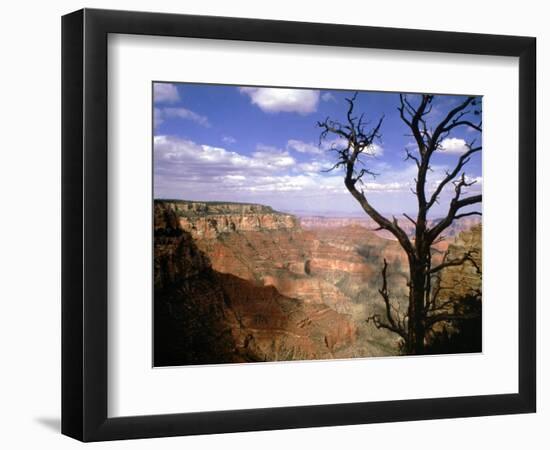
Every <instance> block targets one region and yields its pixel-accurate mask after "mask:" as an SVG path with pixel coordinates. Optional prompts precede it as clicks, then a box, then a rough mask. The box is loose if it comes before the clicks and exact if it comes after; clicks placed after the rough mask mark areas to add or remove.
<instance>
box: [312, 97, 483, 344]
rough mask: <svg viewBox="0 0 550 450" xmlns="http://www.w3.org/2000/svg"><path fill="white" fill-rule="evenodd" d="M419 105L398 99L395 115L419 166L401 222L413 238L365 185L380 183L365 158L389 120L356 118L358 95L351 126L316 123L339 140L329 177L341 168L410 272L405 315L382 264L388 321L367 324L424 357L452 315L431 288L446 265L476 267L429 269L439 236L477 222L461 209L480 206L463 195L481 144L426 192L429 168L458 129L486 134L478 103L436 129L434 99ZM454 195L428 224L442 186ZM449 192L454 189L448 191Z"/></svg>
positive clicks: (466, 103) (464, 105)
mask: <svg viewBox="0 0 550 450" xmlns="http://www.w3.org/2000/svg"><path fill="white" fill-rule="evenodd" d="M418 97H419V101H418V102H414V103H415V104H413V102H412V101H411V100H410V99H409V98H407V96H406V95H400V104H399V107H398V111H399V114H400V117H401V120H402V121H403V122H404V123H405V124H406V126H407V127H408V129H409V130H410V132H411V133H412V137H413V138H414V141H415V147H416V149H415V151H411V150H410V149H406V150H405V152H406V155H405V159H406V160H411V161H413V162H414V164H416V167H417V175H416V178H415V179H414V184H415V188H414V189H413V194H414V195H415V196H416V198H417V200H418V212H417V214H416V218H413V217H410V216H409V215H407V214H403V216H404V217H405V218H406V219H407V220H409V221H410V222H412V223H413V225H414V233H413V235H412V236H409V235H408V234H407V233H406V232H405V231H404V229H403V228H402V227H401V226H400V225H399V222H398V220H397V219H396V217H395V216H392V217H391V218H390V217H386V216H384V215H383V214H382V213H380V212H379V211H378V210H377V209H376V208H374V206H373V205H372V203H371V201H370V199H369V194H368V188H367V186H366V184H365V183H364V182H363V178H364V177H365V176H373V177H374V176H376V174H375V173H374V172H373V171H372V170H370V169H369V167H368V165H367V161H366V160H367V158H368V157H369V156H370V157H372V156H374V149H375V146H374V144H375V141H377V140H379V139H380V137H381V127H382V123H383V120H384V117H381V118H380V119H379V120H378V122H376V124H375V125H374V126H372V127H369V126H368V125H369V124H368V122H367V121H366V120H365V118H364V115H363V114H361V115H359V116H357V115H356V114H355V112H354V107H355V101H356V98H357V93H356V94H355V95H354V96H353V97H352V98H349V99H346V100H347V102H348V110H347V114H346V120H345V121H343V122H339V121H336V120H331V119H330V118H327V119H325V120H324V121H322V122H318V126H319V127H320V128H321V129H322V131H321V136H320V142H322V141H324V140H327V139H328V138H329V137H331V138H332V137H336V138H337V139H336V140H335V141H334V142H335V143H333V144H332V146H331V148H330V151H332V152H334V153H335V154H336V163H335V164H334V166H333V167H332V168H331V169H329V170H334V169H337V168H342V169H343V170H344V183H345V186H346V188H347V190H348V191H349V192H350V193H351V195H352V196H353V197H354V198H355V199H356V200H357V202H358V203H359V204H360V205H361V207H362V209H363V210H364V211H365V213H366V214H367V215H368V216H370V217H371V218H372V219H373V220H374V221H375V222H376V223H377V224H378V226H379V229H382V230H387V231H389V232H390V233H391V234H392V235H393V236H395V238H396V239H397V241H398V242H399V244H400V245H401V247H402V248H403V250H404V251H405V253H406V255H407V259H408V265H409V278H408V283H407V284H408V287H409V296H408V308H407V312H406V313H404V314H399V312H398V310H397V308H396V307H394V305H393V304H392V301H391V299H390V294H389V291H388V274H387V269H388V264H387V262H386V261H384V266H383V269H382V279H383V286H382V288H381V289H380V290H379V293H380V295H381V297H382V299H383V301H384V305H385V314H384V316H385V317H381V316H380V315H378V314H375V315H372V316H370V317H369V321H372V322H373V323H374V324H375V326H376V327H378V328H385V329H388V330H390V331H392V332H394V333H396V334H398V335H399V336H400V337H401V340H402V344H403V348H404V352H405V353H407V354H423V353H424V348H425V340H426V337H427V335H428V333H429V332H430V330H432V328H433V326H434V325H435V324H437V323H439V322H442V321H450V320H453V319H454V317H453V314H451V313H449V310H448V309H445V308H442V304H441V302H439V301H437V295H435V296H434V292H432V281H433V280H434V278H436V277H438V276H439V274H440V272H441V271H442V270H443V269H444V268H446V267H449V266H456V265H460V264H464V263H465V262H467V261H470V262H472V261H473V258H472V255H471V254H470V253H466V254H464V255H463V256H462V257H460V258H456V259H448V258H445V259H444V260H443V261H442V262H441V263H439V264H438V265H435V266H432V251H433V247H434V245H435V244H437V243H438V242H439V241H440V240H441V239H442V238H443V237H442V233H443V232H444V231H445V230H446V229H447V228H448V227H449V226H450V225H451V224H452V223H453V222H454V221H455V220H457V219H460V218H462V217H465V216H470V215H480V214H481V213H480V212H478V211H467V212H464V208H466V207H468V206H471V205H476V204H478V203H480V202H481V197H482V196H481V195H471V196H468V195H466V192H465V188H468V187H469V186H471V185H472V184H474V183H475V181H470V180H469V179H468V178H467V177H466V174H465V172H464V171H463V169H464V167H465V166H466V164H467V163H468V162H469V161H470V159H471V156H472V155H474V154H475V153H478V152H480V151H481V145H476V141H475V140H473V141H472V142H470V143H469V144H467V149H466V151H465V152H464V153H462V155H461V156H460V157H458V159H457V161H456V163H455V166H454V168H453V169H452V170H450V171H447V172H446V175H445V177H444V178H443V179H442V180H441V181H439V183H438V184H437V185H436V186H435V188H434V189H433V190H432V191H431V192H429V189H428V186H427V175H428V172H429V171H430V170H431V166H430V162H431V159H432V156H433V155H434V153H435V152H437V151H440V150H441V149H442V142H443V140H444V139H445V138H447V137H448V136H449V135H450V134H451V133H452V132H453V130H455V129H457V128H459V127H467V128H470V129H472V130H475V131H478V132H481V121H479V122H477V123H474V121H473V119H472V118H476V117H478V116H479V117H480V114H481V111H480V103H479V100H478V99H476V98H475V97H468V98H466V99H465V100H463V101H462V102H461V103H460V104H459V105H458V106H456V107H454V108H452V109H450V110H449V111H448V112H447V113H446V114H445V115H444V118H443V119H442V120H440V121H439V122H438V123H437V124H436V125H435V126H433V124H431V123H428V120H427V119H428V116H429V114H430V112H431V110H432V107H433V100H434V96H433V95H422V96H418ZM453 186H454V192H453V195H452V198H451V200H450V203H449V206H448V210H447V213H446V215H445V216H444V217H443V218H441V219H440V220H438V221H435V222H434V223H432V222H431V221H429V220H428V214H429V212H430V210H431V208H432V207H433V206H434V205H435V204H436V203H438V202H439V200H440V197H441V194H442V193H443V191H444V189H445V187H448V188H452V187H453ZM451 190H452V189H451Z"/></svg>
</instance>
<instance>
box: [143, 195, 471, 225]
mask: <svg viewBox="0 0 550 450" xmlns="http://www.w3.org/2000/svg"><path fill="white" fill-rule="evenodd" d="M153 200H154V201H161V202H194V203H227V204H235V205H257V206H266V207H269V208H271V209H273V210H274V211H275V212H279V213H283V214H290V215H294V216H299V217H325V218H333V219H365V220H370V221H372V220H373V219H372V218H371V217H369V216H368V215H367V213H366V212H358V213H356V212H351V213H345V212H338V211H319V210H318V211H303V210H281V209H278V208H274V207H273V206H272V205H268V204H266V203H258V202H243V201H231V200H190V199H188V198H154V199H153ZM380 213H381V214H383V215H395V216H402V215H403V213H399V214H397V213H392V212H389V211H384V210H381V211H380ZM404 213H405V214H411V213H412V212H407V211H404ZM474 217H475V216H474ZM439 218H440V217H437V216H436V217H434V218H433V219H439ZM397 219H400V217H397ZM433 219H432V220H433ZM479 219H480V220H481V217H479Z"/></svg>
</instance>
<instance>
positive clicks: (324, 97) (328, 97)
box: [321, 92, 336, 102]
mask: <svg viewBox="0 0 550 450" xmlns="http://www.w3.org/2000/svg"><path fill="white" fill-rule="evenodd" d="M321 100H323V101H324V102H330V101H333V102H335V101H336V97H335V96H334V95H332V94H331V93H330V92H325V93H324V94H322V95H321Z"/></svg>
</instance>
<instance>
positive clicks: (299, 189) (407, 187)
mask: <svg viewBox="0 0 550 450" xmlns="http://www.w3.org/2000/svg"><path fill="white" fill-rule="evenodd" d="M315 158H316V156H314V158H313V159H312V160H310V161H302V162H297V161H295V159H294V158H293V157H292V155H291V154H289V152H288V151H285V150H282V149H278V148H275V147H270V146H266V145H259V146H257V148H256V151H254V152H253V153H252V154H244V153H239V152H236V151H230V150H228V149H225V148H222V147H215V146H210V145H201V144H198V143H195V142H193V141H189V140H185V139H181V138H178V137H173V136H163V135H161V136H155V138H154V167H155V178H154V179H155V196H156V197H157V198H188V199H195V200H221V201H223V200H225V201H243V202H255V203H264V204H268V205H271V206H273V207H275V208H282V207H284V208H291V209H292V208H295V209H303V208H305V209H311V210H312V211H315V210H318V211H323V210H326V211H332V210H334V208H336V209H338V208H344V209H346V208H352V209H353V208H356V207H357V205H356V202H355V200H354V199H353V198H352V197H351V196H350V194H349V192H348V191H347V190H346V187H345V185H344V178H343V176H344V173H343V170H342V169H341V168H340V169H335V170H334V171H330V172H328V173H327V172H323V170H325V169H328V168H330V167H332V164H333V161H328V160H324V159H322V158H320V159H315ZM369 162H370V163H369V164H367V166H366V167H368V168H369V169H371V170H373V171H374V172H378V173H379V175H378V176H376V177H375V178H372V177H370V176H368V175H365V176H364V177H363V183H364V184H363V186H361V187H362V189H364V191H365V193H366V194H367V195H369V194H370V195H371V199H372V200H373V202H374V204H375V207H378V209H379V210H381V211H390V210H391V211H394V210H396V211H398V212H399V211H414V208H415V205H416V200H415V196H414V195H413V194H412V193H411V189H414V187H415V186H414V178H415V177H416V176H417V171H418V169H417V167H416V165H415V164H414V163H407V164H403V163H399V164H398V166H396V167H392V166H391V165H389V163H387V162H385V161H381V160H378V159H370V160H369ZM446 170H448V167H446V166H444V165H434V166H433V167H432V171H431V172H430V173H429V174H428V177H429V178H428V180H427V186H426V190H427V191H428V195H429V194H430V193H431V192H433V189H435V187H436V185H437V183H438V182H439V181H440V180H441V179H443V178H444V177H445V172H446ZM474 179H475V180H476V181H478V183H476V184H475V185H473V186H472V187H471V188H468V192H469V193H473V192H477V191H475V190H476V189H477V190H480V189H481V186H480V184H481V182H482V179H481V177H477V178H476V175H473V174H472V175H471V177H469V178H467V180H468V181H472V180H474ZM453 188H454V186H453V185H452V184H451V183H449V185H448V186H447V188H446V189H445V191H444V192H443V193H442V195H441V201H440V204H441V208H440V209H441V211H444V210H446V208H447V206H448V201H449V199H450V198H451V196H452V195H453V192H454V191H453ZM285 194H289V195H285ZM285 205H286V206H285ZM344 205H347V206H344ZM438 208H439V206H438ZM438 213H439V212H438Z"/></svg>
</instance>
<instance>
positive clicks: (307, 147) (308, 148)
mask: <svg viewBox="0 0 550 450" xmlns="http://www.w3.org/2000/svg"><path fill="white" fill-rule="evenodd" d="M286 147H287V148H288V149H290V150H295V151H297V152H299V153H310V154H313V155H319V154H321V153H323V149H322V148H319V146H318V145H315V144H313V143H311V142H304V141H299V140H297V139H290V140H289V141H288V142H287V144H286Z"/></svg>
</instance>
